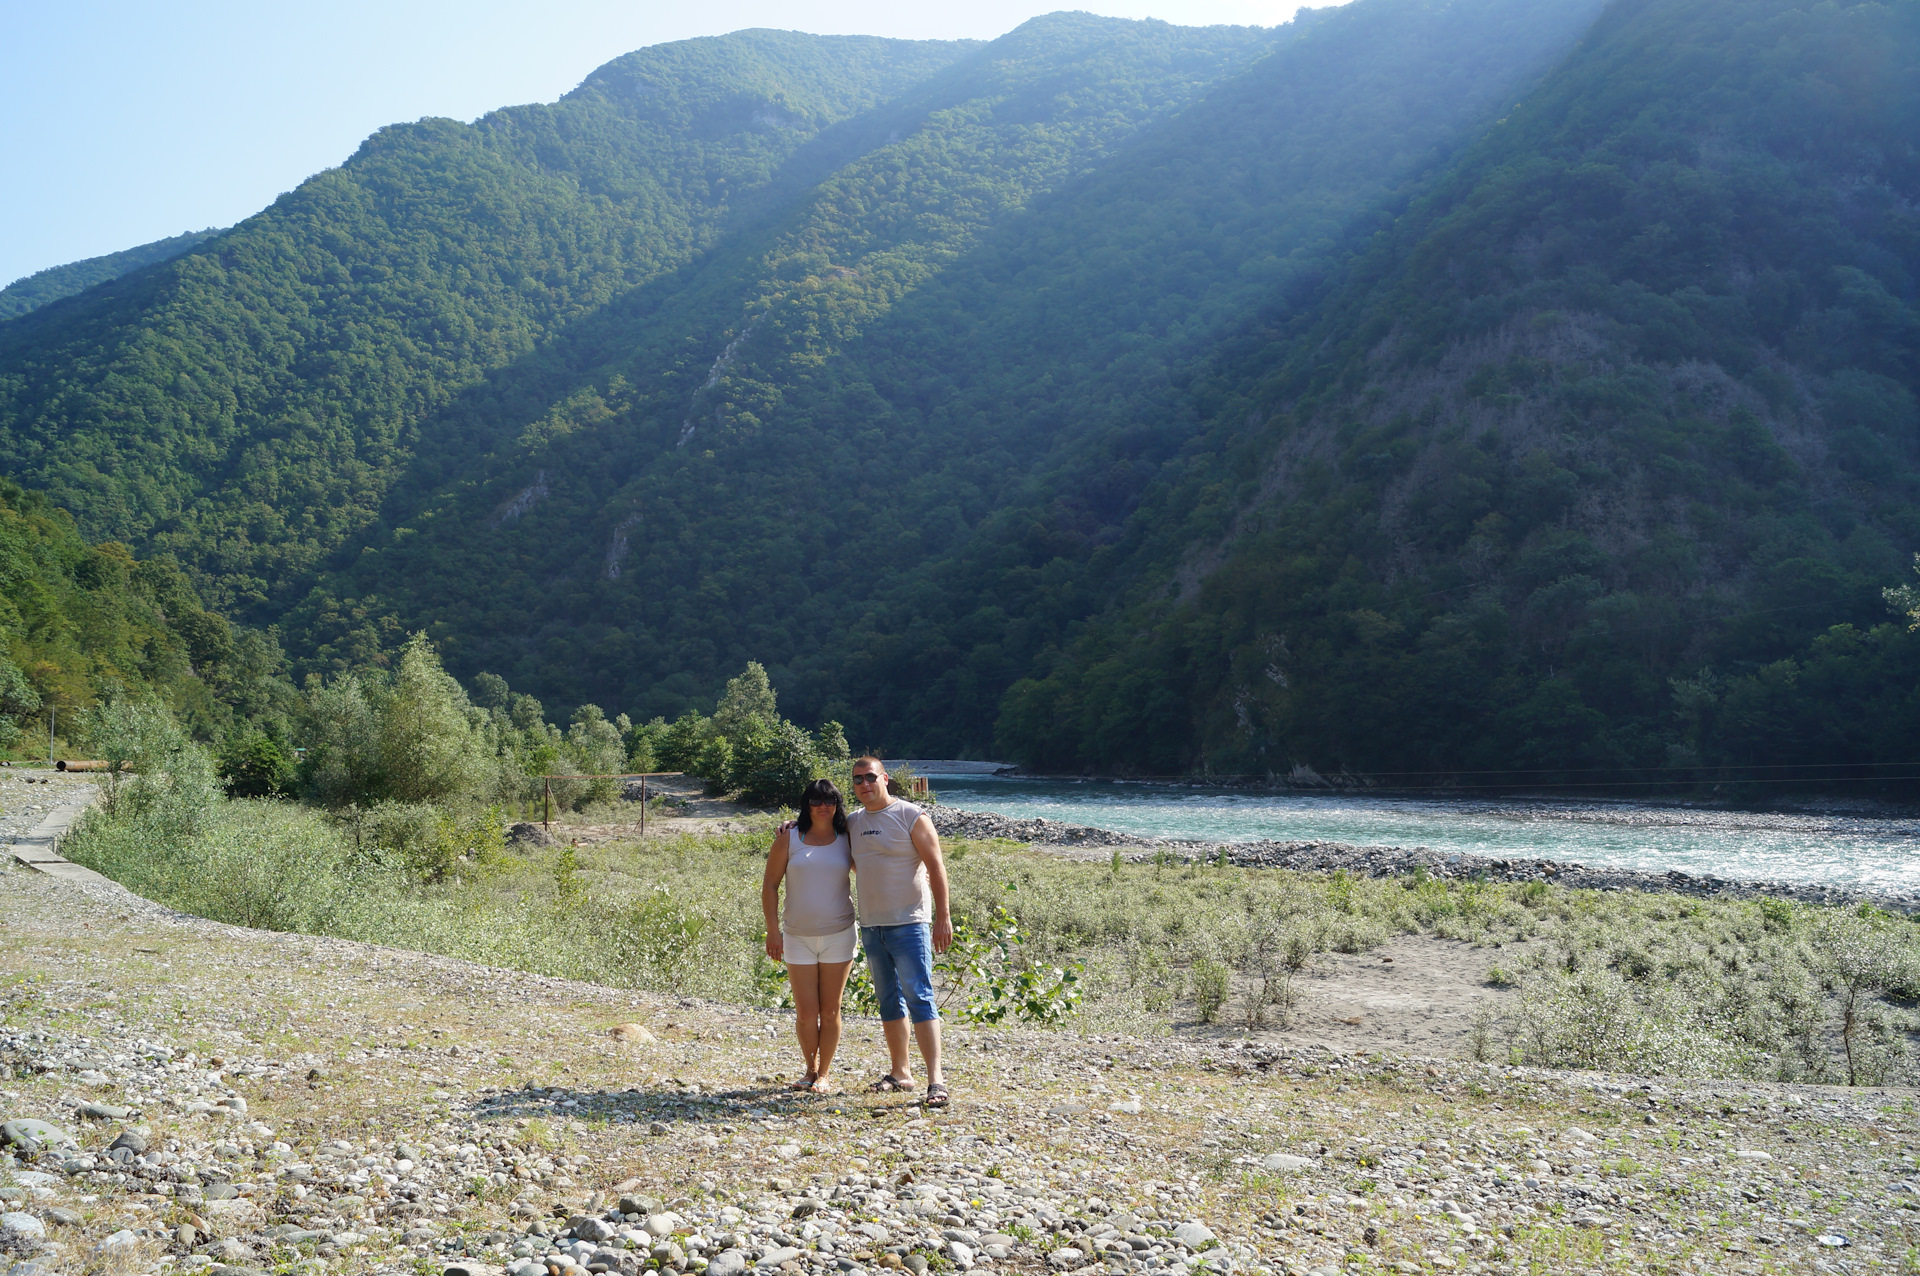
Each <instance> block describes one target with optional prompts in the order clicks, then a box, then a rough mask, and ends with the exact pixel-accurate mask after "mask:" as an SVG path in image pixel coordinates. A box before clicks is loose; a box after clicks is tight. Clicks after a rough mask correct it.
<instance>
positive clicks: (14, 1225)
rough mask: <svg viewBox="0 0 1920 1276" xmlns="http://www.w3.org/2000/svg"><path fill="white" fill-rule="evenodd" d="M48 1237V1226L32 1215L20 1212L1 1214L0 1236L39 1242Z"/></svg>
mask: <svg viewBox="0 0 1920 1276" xmlns="http://www.w3.org/2000/svg"><path fill="white" fill-rule="evenodd" d="M46 1235H47V1225H46V1224H45V1223H42V1222H41V1221H40V1220H39V1219H37V1218H35V1217H34V1216H33V1215H31V1214H22V1213H20V1212H19V1211H18V1210H14V1211H11V1212H9V1213H6V1214H0V1236H13V1237H18V1238H19V1239H21V1240H29V1241H37V1240H43V1239H45V1237H46Z"/></svg>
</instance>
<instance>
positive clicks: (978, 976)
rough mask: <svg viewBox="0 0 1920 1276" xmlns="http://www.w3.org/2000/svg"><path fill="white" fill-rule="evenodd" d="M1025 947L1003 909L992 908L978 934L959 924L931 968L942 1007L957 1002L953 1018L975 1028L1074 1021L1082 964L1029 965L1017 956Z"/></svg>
mask: <svg viewBox="0 0 1920 1276" xmlns="http://www.w3.org/2000/svg"><path fill="white" fill-rule="evenodd" d="M1024 942H1025V937H1024V936H1023V935H1022V934H1021V931H1020V924H1019V921H1018V920H1017V919H1016V918H1015V917H1014V916H1013V914H1012V913H1010V912H1008V911H1007V909H1006V907H1005V906H1004V905H1001V904H995V905H994V909H993V914H992V919H991V921H990V922H989V923H988V925H987V927H986V928H985V929H984V930H982V931H979V932H976V931H975V930H974V928H973V926H972V924H971V923H970V922H968V921H967V919H965V918H959V919H957V920H956V921H955V922H954V927H953V942H952V943H951V944H950V945H949V946H948V948H947V951H946V952H945V953H943V954H941V955H940V957H939V958H938V960H936V961H935V963H934V968H935V970H936V971H938V972H939V973H940V975H941V977H942V983H943V999H942V1003H941V1004H942V1007H943V1008H944V1007H945V1006H946V1005H947V1004H948V1003H950V1002H956V1001H957V1002H959V1003H960V1004H959V1010H958V1014H957V1017H958V1018H959V1019H960V1020H961V1021H962V1022H964V1023H979V1024H990V1023H1001V1022H1003V1021H1005V1020H1007V1019H1014V1020H1017V1021H1019V1022H1021V1023H1037V1024H1057V1023H1059V1022H1061V1021H1062V1020H1064V1019H1066V1018H1067V1017H1068V1016H1070V1015H1072V1014H1073V1012H1074V1009H1075V1007H1076V1006H1078V1004H1079V1001H1080V996H1081V987H1080V978H1081V975H1082V974H1083V973H1084V972H1085V969H1086V967H1085V965H1084V963H1081V962H1068V963H1066V964H1065V965H1062V966H1053V967H1041V966H1036V965H1033V964H1030V963H1028V962H1026V961H1024V960H1023V959H1022V957H1021V954H1020V953H1019V949H1020V946H1021V945H1022V944H1023V943H1024Z"/></svg>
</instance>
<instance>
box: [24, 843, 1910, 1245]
mask: <svg viewBox="0 0 1920 1276" xmlns="http://www.w3.org/2000/svg"><path fill="white" fill-rule="evenodd" d="M0 911H3V912H4V915H5V916H6V917H7V918H8V926H7V928H6V929H5V930H4V931H3V932H0V1119H4V1120H5V1121H6V1122H9V1123H12V1124H10V1125H9V1126H8V1127H7V1128H6V1131H5V1137H6V1138H7V1140H8V1141H9V1143H10V1147H9V1148H8V1149H7V1151H6V1152H5V1153H4V1154H0V1209H3V1210H4V1211H5V1216H4V1218H0V1249H3V1250H4V1255H3V1256H0V1271H10V1273H11V1276H159V1274H161V1273H176V1272H185V1271H200V1272H205V1273H207V1274H208V1276H254V1274H255V1273H266V1272H269V1271H271V1272H275V1273H284V1274H286V1276H293V1274H295V1273H299V1274H301V1276H321V1274H322V1273H325V1274H327V1276H333V1274H335V1273H341V1274H347V1276H357V1274H358V1273H387V1274H391V1276H403V1274H404V1276H440V1274H441V1273H461V1272H464V1273H467V1274H468V1276H499V1274H500V1273H502V1272H504V1271H507V1270H511V1271H513V1272H514V1273H516V1276H577V1274H578V1273H580V1272H581V1271H583V1270H584V1271H586V1272H589V1273H591V1272H596V1271H604V1272H610V1273H623V1274H625V1273H632V1274H634V1276H637V1273H638V1272H639V1271H641V1270H642V1269H646V1270H659V1271H662V1272H666V1273H677V1274H680V1276H684V1274H686V1273H694V1274H699V1273H705V1276H745V1273H747V1272H748V1271H752V1272H754V1273H756V1274H764V1276H774V1274H775V1273H778V1274H779V1276H842V1274H845V1276H887V1273H890V1272H893V1271H897V1270H911V1271H914V1272H916V1273H924V1272H926V1271H929V1270H931V1271H934V1272H936V1273H949V1272H953V1271H978V1272H984V1273H992V1272H994V1271H1004V1272H1007V1273H1032V1274H1037V1273H1041V1272H1049V1273H1053V1272H1062V1273H1063V1272H1089V1273H1100V1274H1102V1276H1108V1274H1110V1276H1305V1274H1307V1273H1316V1274H1321V1276H1325V1274H1329V1273H1339V1272H1347V1271H1395V1272H1430V1273H1437V1272H1479V1273H1488V1274H1489V1276H1517V1274H1518V1273H1521V1272H1527V1273H1535V1272H1553V1273H1560V1272H1577V1271H1602V1270H1616V1269H1619V1268H1622V1267H1634V1266H1637V1267H1641V1268H1644V1269H1646V1270H1649V1271H1652V1270H1676V1271H1677V1270H1685V1271H1715V1272H1719V1271H1726V1272H1749V1271H1752V1272H1758V1271H1761V1270H1768V1271H1772V1270H1780V1269H1783V1268H1792V1269H1802V1268H1811V1269H1814V1270H1836V1271H1837V1270H1849V1271H1851V1270H1864V1269H1869V1268H1873V1267H1887V1268H1897V1267H1898V1266H1899V1265H1900V1264H1901V1263H1902V1262H1905V1261H1906V1258H1905V1256H1906V1255H1907V1253H1908V1240H1907V1231H1908V1222H1907V1220H1908V1219H1910V1218H1911V1217H1912V1216H1913V1215H1912V1214H1911V1213H1910V1211H1911V1210H1914V1209H1916V1208H1920V1197H1917V1196H1916V1192H1915V1176H1916V1168H1915V1167H1916V1162H1915V1160H1914V1154H1915V1152H1916V1150H1920V1127H1917V1126H1916V1120H1915V1110H1914V1104H1913V1096H1912V1095H1911V1094H1910V1093H1907V1092H1899V1093H1894V1092H1887V1091H1881V1090H1835V1089H1826V1088H1821V1087H1810V1086H1778V1085H1768V1084H1760V1083H1738V1082H1733V1083H1729V1082H1713V1083H1689V1082H1687V1081H1685V1080H1677V1079H1673V1078H1658V1079H1646V1078H1632V1077H1612V1076H1601V1075H1594V1074H1580V1075H1574V1074H1563V1073H1552V1072H1546V1071H1542V1070H1537V1069H1530V1068H1513V1067H1506V1066H1501V1065H1495V1064H1487V1063H1471V1062H1465V1061H1445V1060H1438V1059H1426V1058H1419V1057H1412V1056H1405V1055H1393V1054H1389V1053H1386V1052H1382V1051H1364V1052H1360V1053H1352V1052H1336V1051H1333V1050H1329V1049H1319V1048H1312V1049H1310V1048H1299V1047H1282V1046H1277V1045H1271V1044H1265V1043H1247V1042H1236V1041H1216V1042H1212V1043H1176V1042H1172V1041H1168V1040H1165V1039H1144V1038H1118V1037H1107V1038H1104V1039H1103V1038H1098V1037H1080V1036H1076V1035H1073V1034H1071V1033H1066V1032H1056V1033H1048V1032H1039V1031H1030V1030H1025V1029H1019V1028H992V1029H981V1028H966V1027H962V1026H959V1025H954V1026H952V1027H950V1029H949V1057H948V1082H949V1084H950V1085H951V1086H952V1088H953V1093H954V1096H955V1103H954V1106H953V1107H951V1108H949V1109H947V1110H944V1111H938V1110H929V1109H927V1108H925V1107H923V1106H921V1105H920V1104H919V1103H918V1101H917V1099H916V1097H915V1096H912V1095H908V1096H895V1095H875V1094H869V1093H866V1092H864V1091H863V1090H861V1089H860V1088H859V1085H860V1083H861V1082H862V1081H864V1080H866V1079H868V1078H871V1077H872V1076H874V1075H876V1074H877V1072H878V1070H879V1068H880V1067H881V1064H882V1058H883V1055H882V1053H881V1050H880V1046H879V1042H878V1032H877V1025H875V1024H873V1023H872V1022H870V1021H866V1020H861V1019H855V1020H851V1021H850V1022H849V1031H848V1034H847V1039H846V1041H845V1044H844V1045H843V1047H842V1053H841V1058H840V1067H839V1069H838V1070H837V1071H838V1075H839V1079H840V1080H841V1081H842V1083H843V1084H845V1085H847V1087H848V1092H847V1093H842V1094H837V1095H830V1096H815V1095H806V1094H798V1093H795V1092H793V1091H790V1090H788V1089H786V1088H785V1086H784V1085H783V1083H782V1079H783V1077H786V1076H790V1075H791V1073H792V1071H793V1064H792V1062H791V1060H792V1056H793V1050H792V1046H791V1044H790V1020H789V1019H788V1017H787V1016H785V1015H781V1014H777V1013H773V1012H764V1011H760V1010H754V1009H750V1008H746V1007H740V1006H726V1005H715V1004H709V1003H702V1002H695V1001H692V1000H689V999H679V998H674V997H670V996H659V995H648V994H636V993H633V992H628V991H622V990H618V989H612V988H605V987H600V986H597V985H593V984H587V983H572V982H567V981H562V980H555V979H546V978H541V977H537V976H532V975H527V974H523V973H520V972H515V971H508V970H499V969H493V968H488V967H484V966H479V965H475V964H471V963H466V962H460V961H455V960H451V959H447V958H440V957H433V956H427V955H422V954H418V953H412V952H406V951H402V950H397V949H391V948H383V947H380V946H377V945H372V944H362V943H353V942H349V941H345V940H336V939H325V938H315V937H310V936H302V935H288V934H272V933H266V932H259V931H250V930H245V929H241V928H238V927H232V926H225V925H219V924H216V923H210V922H206V921H203V920H199V919H195V918H190V917H184V916H180V915H178V914H174V913H171V912H169V911H168V910H166V909H163V908H160V907H158V906H157V905H153V904H151V903H149V902H147V901H144V900H140V899H138V898H137V897H134V896H131V895H129V894H127V893H126V892H125V891H123V890H121V889H119V888H118V887H115V886H112V885H111V884H80V883H72V882H64V881H57V880H53V879H50V878H47V877H43V876H40V875H37V874H33V873H30V872H28V871H26V870H24V869H21V868H17V867H10V868H8V869H7V871H5V872H0ZM10 1262H11V1264H12V1266H11V1267H10V1268H9V1266H8V1264H9V1263H10Z"/></svg>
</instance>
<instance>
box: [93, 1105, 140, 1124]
mask: <svg viewBox="0 0 1920 1276" xmlns="http://www.w3.org/2000/svg"><path fill="white" fill-rule="evenodd" d="M80 1115H81V1116H83V1117H85V1118H87V1119H88V1120H89V1121H124V1120H126V1119H127V1118H128V1117H130V1116H132V1115H133V1109H132V1108H123V1107H121V1106H120V1105H119V1104H117V1103H83V1104H81V1105H80Z"/></svg>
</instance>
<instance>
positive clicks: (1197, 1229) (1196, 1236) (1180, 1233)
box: [1173, 1222, 1213, 1249]
mask: <svg viewBox="0 0 1920 1276" xmlns="http://www.w3.org/2000/svg"><path fill="white" fill-rule="evenodd" d="M1173 1239H1174V1241H1175V1242H1176V1243H1177V1244H1180V1245H1184V1246H1186V1247H1187V1248H1188V1249H1199V1248H1200V1247H1201V1246H1203V1245H1205V1244H1206V1243H1207V1242H1208V1241H1211V1240H1212V1239H1213V1229H1212V1228H1210V1227H1208V1226H1207V1225H1206V1224H1205V1223H1196V1222H1186V1223H1182V1224H1180V1226H1178V1227H1176V1228H1174V1229H1173Z"/></svg>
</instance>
